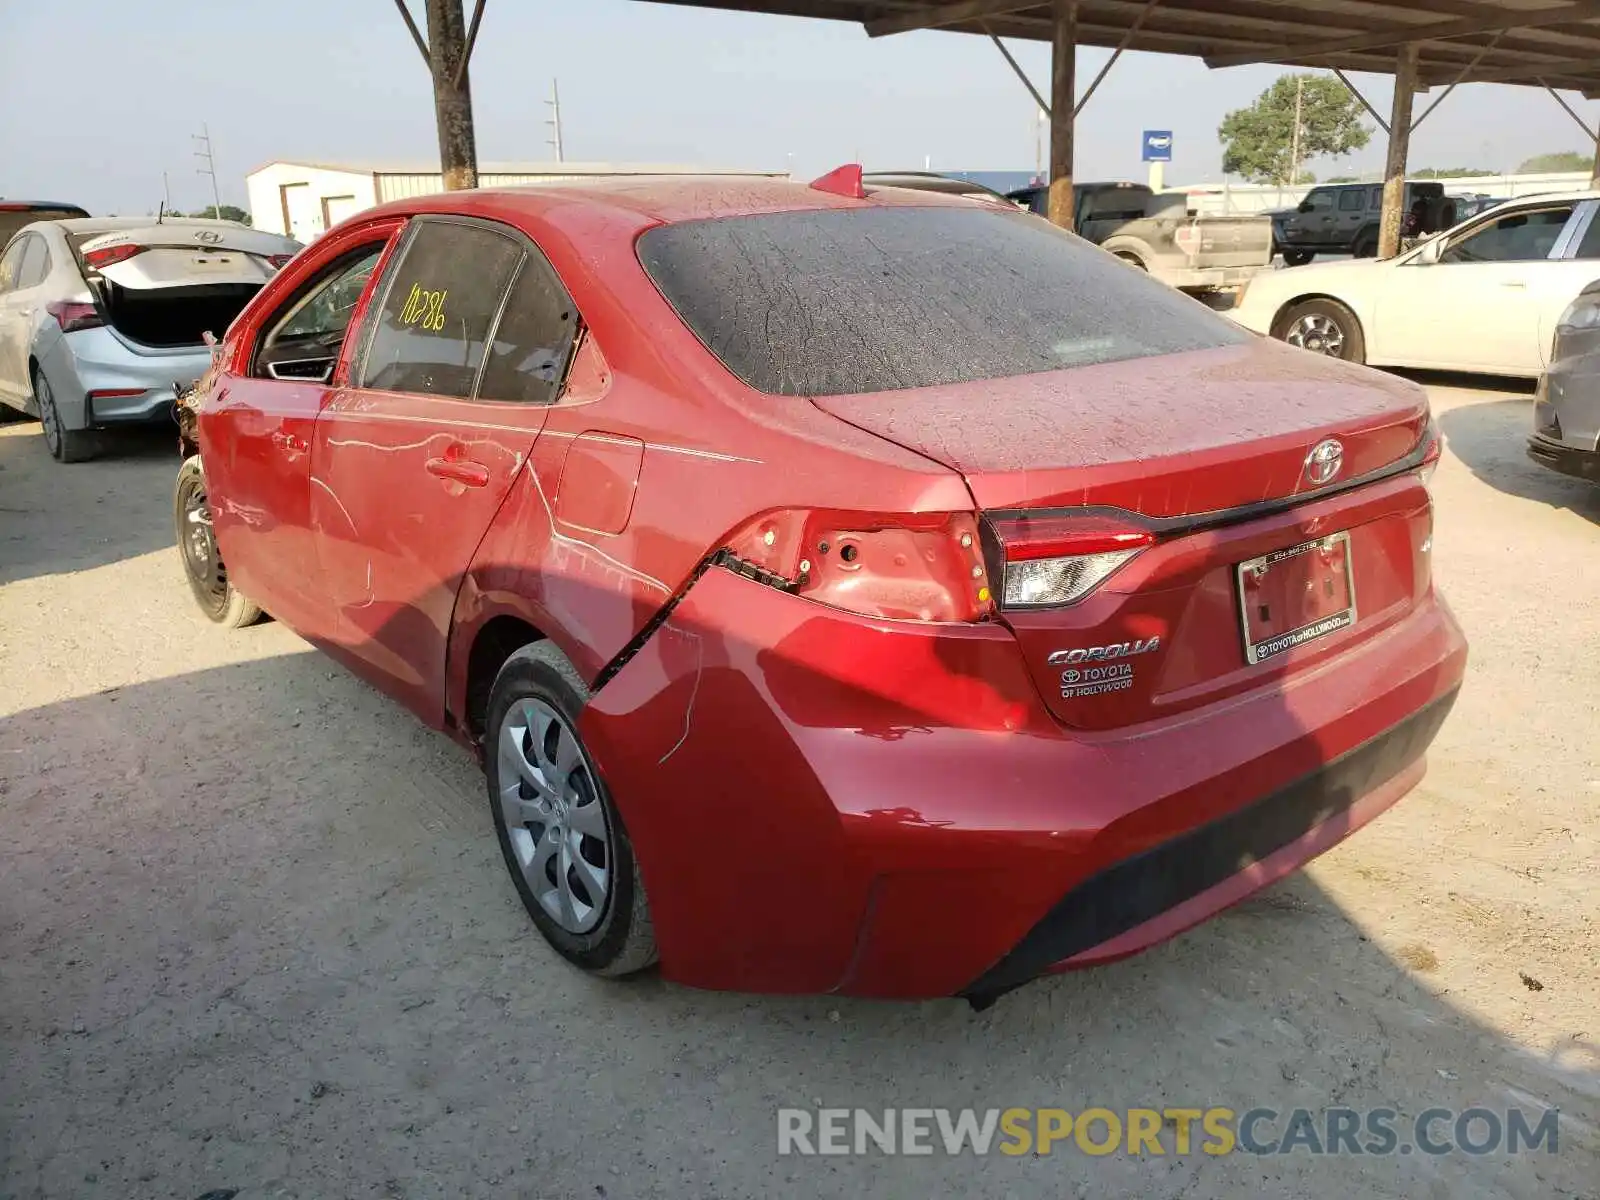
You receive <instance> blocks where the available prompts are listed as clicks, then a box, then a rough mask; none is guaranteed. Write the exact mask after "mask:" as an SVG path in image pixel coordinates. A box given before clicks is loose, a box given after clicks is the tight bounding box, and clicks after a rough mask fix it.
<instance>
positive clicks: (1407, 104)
mask: <svg viewBox="0 0 1600 1200" xmlns="http://www.w3.org/2000/svg"><path fill="white" fill-rule="evenodd" d="M1416 92H1417V44H1416V43H1415V42H1408V43H1407V44H1406V45H1404V46H1401V47H1400V53H1399V55H1398V56H1396V58H1395V64H1394V104H1393V105H1392V107H1391V108H1390V110H1389V157H1388V161H1387V162H1386V163H1385V164H1384V170H1383V217H1382V220H1381V222H1380V224H1379V225H1378V257H1379V258H1393V257H1394V256H1395V255H1396V254H1399V253H1400V234H1401V230H1402V228H1403V226H1404V222H1405V204H1406V158H1407V155H1408V154H1409V153H1410V150H1411V104H1412V101H1413V99H1414V98H1415V97H1416Z"/></svg>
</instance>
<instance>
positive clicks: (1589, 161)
mask: <svg viewBox="0 0 1600 1200" xmlns="http://www.w3.org/2000/svg"><path fill="white" fill-rule="evenodd" d="M1593 166H1594V155H1592V154H1583V153H1580V152H1579V151H1577V150H1558V151H1556V152H1555V153H1554V154H1535V155H1534V156H1533V157H1532V158H1530V159H1528V160H1527V161H1525V162H1524V163H1523V164H1522V165H1521V166H1520V167H1518V168H1517V174H1519V175H1524V174H1526V175H1533V174H1537V173H1539V172H1541V171H1587V170H1589V169H1590V168H1591V167H1593Z"/></svg>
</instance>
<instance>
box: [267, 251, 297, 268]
mask: <svg viewBox="0 0 1600 1200" xmlns="http://www.w3.org/2000/svg"><path fill="white" fill-rule="evenodd" d="M292 258H294V255H292V254H269V255H267V265H268V266H270V267H271V268H272V269H273V270H274V271H281V270H282V269H283V268H284V267H287V266H288V265H289V261H290V260H291V259H292Z"/></svg>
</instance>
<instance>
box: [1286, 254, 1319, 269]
mask: <svg viewBox="0 0 1600 1200" xmlns="http://www.w3.org/2000/svg"><path fill="white" fill-rule="evenodd" d="M1315 257H1316V254H1314V253H1313V252H1312V251H1310V250H1285V251H1284V252H1283V264H1284V266H1286V267H1303V266H1305V265H1306V264H1307V263H1308V262H1310V261H1311V260H1312V259H1313V258H1315Z"/></svg>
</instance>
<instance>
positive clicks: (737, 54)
mask: <svg viewBox="0 0 1600 1200" xmlns="http://www.w3.org/2000/svg"><path fill="white" fill-rule="evenodd" d="M410 3H411V5H412V10H413V12H415V13H417V14H418V22H419V24H420V23H421V21H422V17H421V10H422V3H421V0H410ZM467 8H468V11H470V9H471V0H467ZM1010 44H1011V46H1012V49H1013V52H1014V53H1015V55H1016V57H1017V58H1018V60H1019V61H1020V62H1021V63H1022V65H1023V67H1024V68H1025V69H1026V70H1027V71H1028V72H1029V74H1030V75H1031V76H1032V78H1033V79H1034V81H1035V83H1036V85H1037V86H1038V87H1040V89H1041V90H1043V89H1044V88H1045V87H1046V86H1047V84H1048V80H1049V47H1048V46H1047V45H1045V44H1044V43H1038V42H1012V43H1010ZM1108 55H1109V51H1104V50H1098V49H1090V48H1085V49H1082V50H1080V51H1079V56H1078V76H1079V80H1080V83H1079V87H1080V89H1081V88H1083V87H1085V86H1087V83H1088V81H1089V79H1091V78H1092V77H1093V75H1094V73H1095V72H1096V71H1098V70H1099V67H1100V65H1101V64H1102V63H1103V62H1104V61H1105V60H1106V58H1107V57H1108ZM1278 74H1279V68H1275V67H1237V68H1233V69H1230V70H1224V71H1210V70H1208V69H1207V68H1206V67H1205V66H1204V65H1203V64H1201V63H1200V62H1198V61H1196V60H1193V59H1185V58H1179V57H1173V56H1168V55H1156V54H1138V53H1132V54H1127V55H1124V56H1123V58H1122V60H1121V61H1120V62H1118V63H1117V65H1116V66H1115V67H1114V68H1113V69H1112V72H1111V74H1110V75H1109V76H1108V77H1107V79H1106V81H1105V82H1104V83H1103V84H1102V85H1101V87H1100V89H1099V90H1098V91H1097V92H1096V93H1095V95H1094V97H1093V98H1092V99H1091V100H1090V102H1089V104H1088V105H1087V107H1086V108H1085V109H1084V111H1083V113H1082V115H1081V116H1080V117H1079V120H1078V146H1077V164H1076V174H1077V177H1078V178H1080V179H1092V178H1098V179H1143V178H1144V177H1145V168H1144V166H1143V165H1142V164H1141V162H1140V159H1139V140H1140V131H1141V130H1143V129H1146V128H1157V129H1171V130H1173V133H1174V158H1173V162H1172V164H1171V166H1170V167H1169V168H1168V169H1167V182H1168V183H1169V184H1175V183H1196V182H1206V181H1216V180H1220V179H1221V178H1222V175H1221V147H1220V146H1219V144H1218V142H1217V137H1216V129H1217V125H1218V124H1219V123H1220V122H1221V120H1222V118H1223V116H1224V115H1225V114H1226V113H1227V112H1228V111H1230V110H1232V109H1235V108H1240V107H1244V106H1246V105H1248V104H1249V103H1250V102H1251V101H1252V100H1253V99H1254V98H1255V97H1256V96H1257V95H1258V94H1259V93H1260V92H1261V91H1262V90H1263V89H1265V88H1266V87H1267V86H1268V85H1269V84H1270V83H1271V82H1272V81H1273V79H1274V78H1276V77H1277V75H1278ZM552 80H558V81H559V84H560V92H561V112H562V134H563V140H564V143H565V150H566V157H567V159H569V160H583V161H607V162H652V163H677V164H692V165H696V166H704V167H730V168H752V169H766V170H786V169H787V170H793V171H795V172H796V173H797V174H799V175H802V176H803V177H807V178H809V177H812V176H814V175H818V174H821V173H822V172H824V171H826V170H828V169H830V168H831V167H834V166H837V165H838V164H839V163H842V162H849V161H861V162H863V163H865V164H866V165H867V166H868V168H869V169H878V170H894V169H907V168H917V169H920V168H921V167H922V166H923V164H924V162H931V164H932V166H933V168H934V169H935V170H949V171H955V170H1030V171H1031V170H1032V169H1033V168H1034V166H1035V158H1036V153H1037V132H1038V127H1039V123H1038V120H1037V112H1036V109H1035V107H1034V104H1033V101H1032V100H1031V99H1030V98H1029V97H1028V95H1027V93H1026V92H1025V91H1024V90H1023V88H1022V85H1021V84H1020V83H1019V82H1018V81H1017V80H1016V78H1015V77H1014V76H1013V75H1012V74H1011V71H1010V69H1009V68H1008V67H1007V66H1006V65H1005V61H1004V60H1003V59H1002V58H1001V57H1000V55H999V54H998V53H997V52H996V50H995V48H994V46H993V45H991V44H990V43H989V41H988V40H987V39H985V38H981V37H973V36H970V35H965V34H953V33H944V32H923V33H912V34H903V35H899V36H896V37H887V38H879V39H869V38H868V37H867V36H866V34H865V33H864V32H863V31H862V30H861V28H860V27H859V26H855V25H850V24H845V23H841V22H831V21H816V20H802V19H799V18H794V17H773V16H761V15H750V14H742V13H730V12H719V11H715V10H702V9H693V8H683V7H679V6H676V5H666V4H652V3H642V2H640V0H488V8H487V10H486V15H485V17H484V22H483V29H482V33H481V34H480V38H479V42H478V48H477V52H476V54H475V56H474V58H473V64H472V84H473V105H474V112H475V117H476V121H477V131H478V157H479V160H480V161H483V162H488V161H540V160H545V159H548V158H550V157H551V156H552V155H551V150H550V146H549V142H548V139H549V135H550V130H549V127H548V125H547V124H546V123H545V122H546V118H547V117H548V115H549V111H550V110H549V106H548V105H547V104H546V101H547V99H548V98H549V94H550V87H551V82H552ZM1355 80H1356V82H1357V84H1358V86H1361V87H1362V89H1363V90H1364V91H1365V92H1366V93H1367V95H1368V97H1369V99H1371V100H1372V101H1373V103H1374V104H1375V105H1377V107H1378V109H1379V111H1382V112H1386V111H1387V110H1388V104H1389V96H1390V83H1389V80H1388V79H1387V77H1383V76H1356V77H1355ZM1435 94H1437V93H1435ZM1570 98H1571V99H1572V100H1573V101H1574V102H1575V104H1576V106H1577V108H1578V111H1579V112H1580V113H1581V114H1583V115H1584V116H1585V117H1586V118H1588V119H1589V120H1590V121H1591V122H1592V121H1594V119H1595V118H1596V116H1597V115H1600V104H1596V103H1594V102H1590V101H1584V100H1582V99H1581V98H1579V97H1577V96H1576V95H1574V96H1572V97H1570ZM1422 103H1426V101H1419V107H1420V105H1421V104H1422ZM0 113H4V114H5V116H4V118H3V119H0V163H3V164H4V165H3V167H0V194H3V195H8V196H11V197H15V198H28V199H51V200H65V201H72V202H76V203H79V204H82V205H83V206H84V207H86V208H88V209H89V210H90V211H91V212H96V213H109V212H138V211H154V209H155V207H156V204H157V203H158V202H159V201H160V200H161V198H162V189H163V180H162V173H163V172H166V174H167V177H168V181H169V183H168V186H169V187H170V192H171V198H172V202H173V204H174V205H176V206H177V207H178V208H180V209H185V210H192V209H195V208H198V207H200V206H202V205H204V204H208V203H210V200H211V195H210V182H209V180H208V179H206V178H204V177H202V176H200V175H198V174H197V173H196V167H197V165H198V162H197V160H196V159H195V157H194V149H195V144H194V142H193V140H192V135H194V134H198V133H199V132H200V131H201V129H202V127H205V128H207V129H209V131H210V134H211V138H212V141H213V147H214V152H215V156H216V164H217V175H218V182H219V185H220V190H221V193H222V200H223V202H224V203H234V204H241V205H242V204H243V203H244V196H245V188H244V177H245V175H246V173H248V172H249V171H250V170H251V169H252V168H254V167H256V166H259V165H261V164H263V163H267V162H271V161H275V160H279V159H286V160H306V161H314V162H333V163H338V162H347V161H361V162H371V161H374V160H400V161H407V162H411V161H425V162H430V163H436V162H437V161H438V141H437V135H436V133H435V127H434V118H433V105H432V93H431V89H430V83H429V78H428V73H427V70H426V68H425V66H424V65H423V62H422V59H421V56H420V55H419V54H418V53H417V50H416V47H415V46H414V45H413V44H412V43H411V39H410V37H409V35H408V34H407V33H406V31H405V27H404V24H403V23H402V22H401V20H400V17H399V14H398V13H397V12H396V11H395V7H394V3H393V0H273V2H272V3H270V4H267V3H257V2H254V0H204V2H201V0H70V2H68V3H62V2H60V0H0ZM1585 148H1586V139H1585V137H1584V135H1583V133H1582V132H1580V131H1579V130H1578V128H1577V127H1576V126H1575V125H1574V124H1573V123H1572V120H1571V118H1570V117H1568V116H1567V115H1566V114H1565V113H1564V112H1562V111H1561V109H1560V108H1559V107H1558V106H1557V105H1556V103H1555V101H1554V100H1553V99H1551V98H1550V97H1549V96H1548V95H1546V94H1545V93H1544V92H1543V91H1541V90H1538V89H1533V88H1513V87H1506V86H1496V85H1477V86H1468V87H1462V88H1458V89H1457V90H1456V92H1455V93H1454V94H1452V95H1451V96H1450V97H1449V99H1447V100H1446V101H1445V102H1444V103H1443V104H1442V105H1441V106H1440V108H1439V110H1438V111H1437V112H1435V113H1434V114H1433V115H1432V116H1431V117H1429V118H1428V120H1427V122H1426V123H1425V124H1424V125H1423V126H1422V128H1421V129H1420V130H1418V131H1417V133H1416V134H1415V136H1414V137H1413V140H1412V150H1411V165H1412V167H1413V168H1421V167H1429V166H1436V167H1450V166H1477V167H1488V168H1492V169H1496V170H1510V169H1513V168H1515V167H1516V165H1517V164H1518V163H1519V162H1521V161H1522V160H1523V159H1525V158H1528V157H1530V156H1532V155H1534V154H1538V153H1542V152H1545V151H1553V150H1569V149H1570V150H1582V149H1585ZM1382 163H1383V137H1382V134H1381V133H1378V134H1377V135H1375V136H1374V138H1373V140H1372V142H1371V143H1370V144H1369V146H1368V147H1367V148H1366V149H1365V150H1364V151H1361V152H1359V153H1357V154H1354V155H1351V156H1350V157H1348V158H1346V159H1343V160H1337V161H1328V160H1317V161H1313V162H1311V163H1310V164H1308V165H1309V167H1310V168H1311V169H1312V170H1314V171H1316V172H1317V174H1318V175H1319V176H1320V177H1322V178H1327V177H1328V176H1330V175H1336V174H1337V175H1346V174H1358V173H1362V172H1375V171H1381V168H1382Z"/></svg>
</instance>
